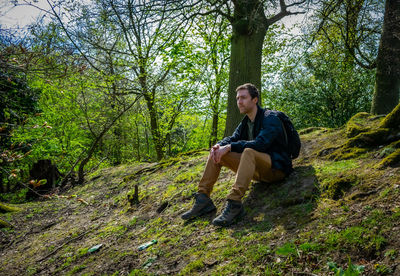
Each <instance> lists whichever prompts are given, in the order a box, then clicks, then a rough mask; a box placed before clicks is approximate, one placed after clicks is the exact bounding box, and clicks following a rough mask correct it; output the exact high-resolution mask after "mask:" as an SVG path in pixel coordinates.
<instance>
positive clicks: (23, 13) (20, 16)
mask: <svg viewBox="0 0 400 276" xmlns="http://www.w3.org/2000/svg"><path fill="white" fill-rule="evenodd" d="M24 2H32V3H33V4H34V5H36V6H38V7H40V8H42V9H45V10H47V9H48V8H49V6H48V4H47V1H46V0H37V1H21V0H19V1H18V3H24ZM44 14H45V13H44V12H42V11H40V10H39V9H38V8H35V7H31V6H28V5H23V6H16V7H15V6H14V4H13V3H12V1H10V0H0V25H1V28H2V29H9V28H13V29H14V28H18V27H20V28H24V27H26V26H27V25H29V24H30V23H33V22H34V21H35V19H36V18H37V17H38V16H43V15H44Z"/></svg>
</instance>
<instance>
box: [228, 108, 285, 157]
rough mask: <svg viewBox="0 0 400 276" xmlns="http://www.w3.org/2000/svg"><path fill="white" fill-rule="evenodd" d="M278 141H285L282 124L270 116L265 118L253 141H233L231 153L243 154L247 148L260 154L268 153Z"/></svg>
mask: <svg viewBox="0 0 400 276" xmlns="http://www.w3.org/2000/svg"><path fill="white" fill-rule="evenodd" d="M276 139H284V135H283V129H282V123H281V121H280V120H279V118H278V117H276V116H273V115H269V116H267V117H264V118H263V122H262V128H261V130H260V133H259V134H258V135H257V137H256V138H255V139H254V140H251V141H244V140H240V141H232V142H231V143H230V144H231V151H233V152H239V153H241V152H243V151H244V149H245V148H252V149H254V150H256V151H259V152H267V151H268V149H269V147H270V146H271V144H272V143H273V142H274V141H275V140H276Z"/></svg>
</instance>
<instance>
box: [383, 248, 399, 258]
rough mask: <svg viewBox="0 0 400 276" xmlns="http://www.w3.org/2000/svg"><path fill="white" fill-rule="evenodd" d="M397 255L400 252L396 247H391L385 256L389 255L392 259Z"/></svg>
mask: <svg viewBox="0 0 400 276" xmlns="http://www.w3.org/2000/svg"><path fill="white" fill-rule="evenodd" d="M397 255H398V253H397V251H396V250H395V249H389V250H388V251H386V252H385V257H389V258H390V259H392V260H394V259H396V257H397Z"/></svg>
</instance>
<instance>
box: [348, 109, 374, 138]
mask: <svg viewBox="0 0 400 276" xmlns="http://www.w3.org/2000/svg"><path fill="white" fill-rule="evenodd" d="M370 116H371V115H370V114H368V113H366V112H360V113H357V114H356V115H354V116H353V117H351V118H350V120H349V121H348V122H347V124H346V136H347V137H348V138H351V137H355V136H357V135H358V134H360V133H361V132H366V131H368V130H370V127H369V126H368V125H367V124H366V119H367V118H368V117H370Z"/></svg>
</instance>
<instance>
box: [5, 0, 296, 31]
mask: <svg viewBox="0 0 400 276" xmlns="http://www.w3.org/2000/svg"><path fill="white" fill-rule="evenodd" d="M26 2H31V3H33V4H34V5H35V6H37V7H39V8H41V9H44V10H49V5H48V3H47V1H46V0H18V3H19V4H22V3H26ZM43 15H45V12H43V11H40V10H39V9H38V8H35V7H32V6H28V5H22V6H16V7H15V6H14V4H13V3H12V1H11V0H0V25H1V28H2V29H10V28H12V29H15V28H18V27H19V28H25V27H26V26H27V25H29V24H31V23H33V22H34V21H35V20H36V19H37V18H38V17H39V16H43ZM302 18H303V16H301V15H300V16H299V15H297V16H288V17H286V18H284V19H283V20H281V22H282V23H283V24H284V25H286V26H287V27H290V26H291V25H292V24H293V23H296V22H300V21H301V19H302ZM278 24H279V23H278Z"/></svg>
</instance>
